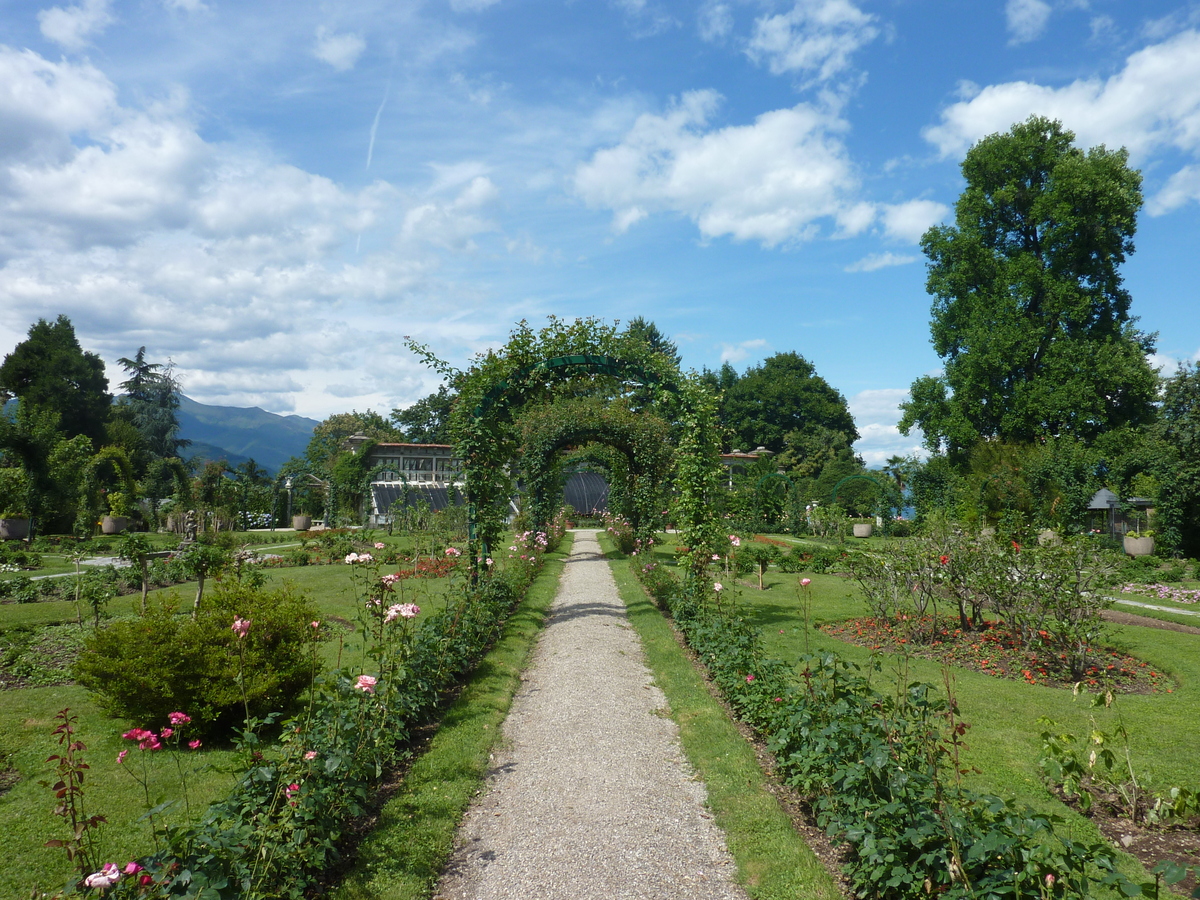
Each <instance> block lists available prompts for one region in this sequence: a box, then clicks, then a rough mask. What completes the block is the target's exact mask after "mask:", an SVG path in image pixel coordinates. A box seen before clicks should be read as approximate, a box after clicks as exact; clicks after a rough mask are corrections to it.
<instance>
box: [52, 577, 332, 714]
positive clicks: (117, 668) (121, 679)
mask: <svg viewBox="0 0 1200 900" xmlns="http://www.w3.org/2000/svg"><path fill="white" fill-rule="evenodd" d="M177 604H178V600H176V601H175V602H174V603H170V604H160V605H157V606H155V607H153V608H151V609H149V610H147V612H146V614H145V615H144V616H139V617H138V618H136V619H130V620H122V621H120V622H116V623H114V624H113V625H111V626H110V627H108V628H103V629H100V630H99V631H97V632H96V634H95V635H94V636H93V637H92V639H91V640H90V641H89V642H88V645H87V649H86V650H85V651H84V653H83V654H82V655H81V656H80V659H79V662H78V663H77V664H76V667H75V677H76V680H78V681H79V683H80V684H82V685H84V686H85V687H88V688H90V689H91V690H93V691H95V692H96V693H97V694H99V695H100V701H101V704H102V705H103V706H104V707H105V708H106V709H108V710H109V711H110V712H112V713H114V714H116V715H120V716H125V717H128V718H130V719H133V720H134V721H135V722H137V723H139V724H141V725H147V726H149V725H153V724H156V723H158V722H161V721H162V720H163V719H165V718H166V716H167V714H168V713H170V712H172V711H175V710H180V709H186V710H187V711H188V712H189V713H190V714H191V716H192V718H193V720H194V722H195V724H196V727H197V728H198V729H199V730H200V731H202V732H205V733H209V734H213V733H229V731H230V730H231V729H232V728H233V727H234V726H236V725H238V724H240V723H241V721H242V718H243V715H244V713H245V710H244V709H243V697H242V686H243V684H244V687H245V701H246V705H247V706H248V707H249V712H250V715H252V716H263V715H266V714H267V713H268V712H272V711H275V710H280V709H286V708H287V707H288V706H289V705H290V704H291V702H292V701H293V699H294V698H295V697H296V696H297V695H298V694H299V693H300V692H301V691H302V689H303V688H305V687H306V686H307V685H308V684H309V682H310V681H311V679H312V677H313V666H314V662H313V659H314V657H313V653H312V647H311V644H312V641H313V640H314V637H313V633H312V630H311V628H310V627H309V622H311V621H312V620H313V619H314V618H315V611H314V610H313V608H312V607H311V606H310V605H309V604H308V602H307V601H306V600H304V599H303V598H302V597H300V596H298V595H297V594H296V593H295V592H294V591H293V590H291V589H290V588H284V589H280V590H270V591H268V590H260V589H256V588H252V587H249V586H247V585H245V584H239V583H236V582H230V583H226V584H222V585H220V586H219V587H218V588H217V589H216V590H214V591H213V592H212V594H211V596H210V598H209V600H208V602H207V603H205V605H204V606H203V607H202V608H201V609H200V610H199V611H198V612H197V614H196V616H195V618H191V617H188V616H182V615H179V614H178V612H177V609H176V607H177ZM237 617H241V618H243V619H249V620H250V622H251V628H250V631H249V632H248V633H247V635H246V636H245V637H244V638H242V639H241V641H240V642H239V640H238V638H237V636H236V635H235V634H234V633H233V631H232V630H231V629H230V625H231V624H232V623H233V620H234V619H235V618H237ZM239 671H240V672H241V674H242V677H241V678H239Z"/></svg>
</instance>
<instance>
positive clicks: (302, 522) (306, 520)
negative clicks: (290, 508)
mask: <svg viewBox="0 0 1200 900" xmlns="http://www.w3.org/2000/svg"><path fill="white" fill-rule="evenodd" d="M292 528H294V529H295V530H296V531H308V530H309V529H310V528H312V516H292Z"/></svg>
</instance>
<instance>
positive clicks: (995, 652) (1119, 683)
mask: <svg viewBox="0 0 1200 900" xmlns="http://www.w3.org/2000/svg"><path fill="white" fill-rule="evenodd" d="M820 628H821V630H822V631H823V632H825V633H826V634H828V635H829V636H831V637H835V638H837V639H838V640H841V641H846V642H847V643H850V644H857V645H858V646H859V647H866V648H868V649H870V650H885V651H889V652H899V651H903V652H907V653H910V654H912V655H913V656H919V657H921V658H922V659H932V660H936V661H938V662H943V663H947V664H949V665H952V666H960V667H962V668H965V669H971V670H973V671H976V672H983V673H984V674H985V675H994V676H995V677H997V678H1010V679H1012V680H1014V681H1018V680H1019V681H1025V682H1027V683H1029V684H1045V685H1050V686H1052V687H1071V686H1072V685H1073V684H1074V683H1075V680H1074V679H1072V677H1071V671H1070V669H1069V668H1068V667H1067V664H1066V654H1065V653H1062V654H1060V653H1055V652H1053V651H1051V650H1050V649H1049V648H1047V647H1040V648H1034V649H1033V650H1026V649H1025V648H1024V647H1023V646H1022V645H1021V641H1020V639H1019V638H1017V637H1016V636H1014V635H1013V634H1012V633H1011V632H1010V631H1009V630H1008V629H1006V628H1005V627H1004V625H1003V623H1000V622H984V624H983V625H982V626H981V627H980V629H979V630H978V631H963V630H962V629H960V628H959V627H958V621H957V619H939V620H938V621H936V622H934V621H933V620H932V619H931V618H929V617H928V616H926V617H924V618H921V619H917V618H915V617H914V618H911V619H908V618H901V619H899V620H896V621H886V620H883V619H875V618H870V617H868V618H863V619H847V620H846V621H844V622H832V623H830V624H826V625H822V626H820ZM1089 661H1090V663H1091V665H1090V666H1089V667H1088V669H1087V671H1086V673H1085V675H1084V678H1083V684H1084V685H1086V686H1087V687H1089V688H1101V689H1103V688H1111V689H1112V690H1114V691H1118V692H1120V693H1127V694H1157V693H1159V692H1160V691H1165V692H1166V693H1168V694H1169V693H1171V692H1172V691H1173V690H1174V682H1172V681H1171V679H1170V678H1168V677H1167V676H1166V675H1164V674H1163V673H1162V672H1159V671H1157V670H1156V669H1154V668H1152V667H1151V666H1150V665H1149V664H1148V663H1145V662H1143V661H1142V660H1140V659H1137V658H1136V657H1133V656H1129V655H1128V654H1125V653H1121V652H1120V651H1119V650H1114V649H1112V648H1111V647H1101V648H1096V649H1093V650H1092V651H1091V653H1090V656H1089Z"/></svg>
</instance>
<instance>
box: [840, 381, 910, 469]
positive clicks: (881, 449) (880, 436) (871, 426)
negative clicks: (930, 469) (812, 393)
mask: <svg viewBox="0 0 1200 900" xmlns="http://www.w3.org/2000/svg"><path fill="white" fill-rule="evenodd" d="M907 399H908V391H907V390H906V389H903V388H885V389H883V390H871V391H860V392H859V393H857V394H855V395H854V396H853V397H851V398H850V399H849V401H848V402H847V406H848V407H849V409H850V415H851V416H853V417H854V425H855V427H856V428H857V429H858V434H859V440H858V441H856V442H855V444H854V450H855V452H856V453H858V454H859V455H860V456H861V457H862V458H863V461H864V462H865V463H866V464H867V465H868V466H882V465H883V464H884V463H885V462H886V461H887V459H888V457H890V456H913V455H917V456H928V451H926V450H925V449H924V448H923V447H922V446H921V440H922V436H921V432H920V430H919V429H913V431H912V433H911V434H909V435H908V436H907V437H905V436H904V435H902V434H901V433H900V430H899V429H898V428H897V427H896V423H897V422H899V421H900V404H901V403H903V402H904V401H905V400H907Z"/></svg>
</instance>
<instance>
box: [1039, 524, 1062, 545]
mask: <svg viewBox="0 0 1200 900" xmlns="http://www.w3.org/2000/svg"><path fill="white" fill-rule="evenodd" d="M1038 546H1039V547H1060V546H1062V538H1061V537H1059V536H1058V532H1057V531H1055V530H1054V529H1053V528H1047V529H1046V530H1045V531H1043V532H1042V533H1041V534H1039V535H1038Z"/></svg>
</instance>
